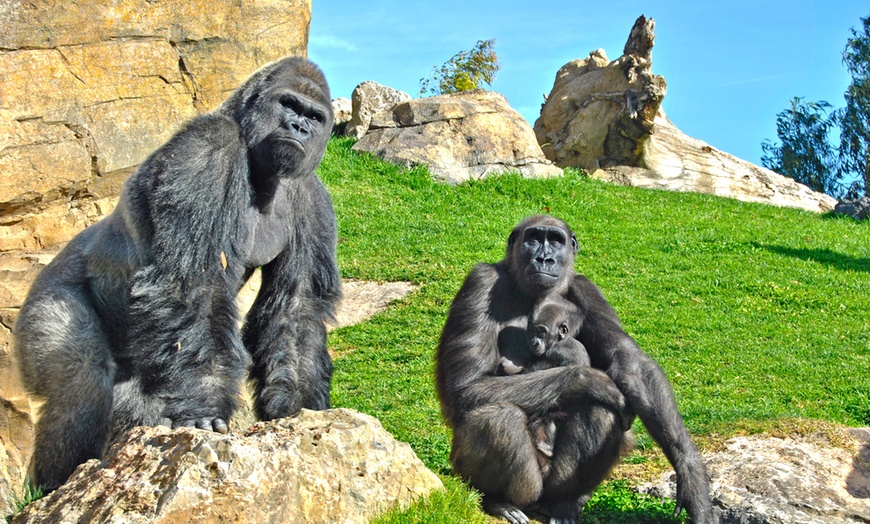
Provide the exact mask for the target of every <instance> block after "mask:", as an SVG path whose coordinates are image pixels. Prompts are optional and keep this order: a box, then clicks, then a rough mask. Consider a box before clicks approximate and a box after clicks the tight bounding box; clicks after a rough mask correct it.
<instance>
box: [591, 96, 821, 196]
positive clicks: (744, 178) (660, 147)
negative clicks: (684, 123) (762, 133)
mask: <svg viewBox="0 0 870 524" xmlns="http://www.w3.org/2000/svg"><path fill="white" fill-rule="evenodd" d="M642 164H643V165H644V167H636V168H628V167H623V166H617V167H612V168H608V169H599V170H597V171H595V172H593V173H592V176H593V177H596V178H601V179H604V180H609V181H612V182H617V183H620V184H622V185H629V186H634V187H645V188H654V189H667V190H671V191H690V192H695V193H706V194H710V195H717V196H723V197H729V198H735V199H737V200H741V201H743V202H761V203H765V204H773V205H777V206H784V207H795V208H799V209H805V210H807V211H814V212H817V213H818V212H827V211H830V210H832V209H833V208H834V206H835V205H836V204H837V200H836V199H835V198H833V197H831V196H829V195H826V194H824V193H819V192H817V191H813V190H811V189H810V188H808V187H807V186H805V185H803V184H799V183H798V182H796V181H794V180H793V179H791V178H788V177H785V176H782V175H780V174H777V173H774V172H773V171H771V170H769V169H765V168H763V167H759V166H756V165H754V164H752V163H751V162H747V161H745V160H742V159H740V158H737V157H735V156H733V155H729V154H728V153H725V152H723V151H719V150H718V149H716V148H714V147H712V146H710V145H709V144H707V143H705V142H703V141H701V140H697V139H695V138H692V137H690V136H687V135H686V134H685V133H683V132H682V131H680V130H679V129H677V128H676V126H674V124H673V123H671V121H670V120H668V119H667V117H666V116H665V115H664V113H660V114H659V115H658V116H657V117H656V120H655V131H654V132H653V133H652V135H651V136H650V138H649V140H648V141H647V143H646V148H645V150H644V153H643V160H642Z"/></svg>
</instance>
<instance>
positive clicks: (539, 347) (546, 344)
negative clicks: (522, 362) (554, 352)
mask: <svg viewBox="0 0 870 524" xmlns="http://www.w3.org/2000/svg"><path fill="white" fill-rule="evenodd" d="M568 332H569V331H568V319H567V315H566V314H565V312H564V311H562V310H561V309H557V308H556V306H550V305H547V306H544V308H542V309H541V310H540V311H539V312H538V313H537V314H536V315H535V318H533V319H529V328H528V337H529V350H530V351H531V353H532V354H533V355H535V356H536V357H540V356H541V355H543V354H544V353H546V352H547V350H549V349H550V348H551V347H553V346H555V345H556V344H558V343H559V342H561V341H563V340H565V339H566V338H567V337H568Z"/></svg>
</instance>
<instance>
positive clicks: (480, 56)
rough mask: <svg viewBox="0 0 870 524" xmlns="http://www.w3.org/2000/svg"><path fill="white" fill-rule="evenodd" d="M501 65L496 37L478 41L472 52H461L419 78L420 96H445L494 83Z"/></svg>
mask: <svg viewBox="0 0 870 524" xmlns="http://www.w3.org/2000/svg"><path fill="white" fill-rule="evenodd" d="M500 68H501V65H500V64H499V63H498V56H497V55H496V54H495V39H490V40H478V41H477V44H475V46H474V48H473V49H471V50H470V51H460V52H458V53H456V54H455V55H453V58H451V59H450V60H448V61H447V62H445V63H444V65H442V66H441V67H433V68H432V76H431V77H429V78H421V79H420V95H421V96H425V95H426V94H430V95H444V94H448V93H457V92H459V91H468V90H470V89H477V88H479V87H481V84H487V85H492V82H493V80H495V73H496V72H497V71H498V70H499V69H500Z"/></svg>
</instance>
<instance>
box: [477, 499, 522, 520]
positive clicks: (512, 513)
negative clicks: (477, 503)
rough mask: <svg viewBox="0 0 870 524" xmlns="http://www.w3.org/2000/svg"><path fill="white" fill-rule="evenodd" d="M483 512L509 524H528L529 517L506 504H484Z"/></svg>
mask: <svg viewBox="0 0 870 524" xmlns="http://www.w3.org/2000/svg"><path fill="white" fill-rule="evenodd" d="M483 510H484V511H485V512H487V513H489V514H490V515H492V516H493V517H500V518H503V519H505V520H506V521H508V522H510V523H511V524H529V522H530V521H529V517H528V516H526V514H525V513H523V511H522V510H521V509H520V508H518V507H516V506H514V505H513V504H510V503H508V502H484V503H483Z"/></svg>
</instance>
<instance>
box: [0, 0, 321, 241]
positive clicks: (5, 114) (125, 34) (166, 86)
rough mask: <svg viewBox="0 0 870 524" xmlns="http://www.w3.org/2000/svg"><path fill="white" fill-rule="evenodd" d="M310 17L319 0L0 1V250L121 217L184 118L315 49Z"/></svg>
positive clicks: (53, 238)
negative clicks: (145, 166) (137, 173)
mask: <svg viewBox="0 0 870 524" xmlns="http://www.w3.org/2000/svg"><path fill="white" fill-rule="evenodd" d="M310 19H311V1H310V0H289V1H287V0H241V1H237V0H214V1H193V2H191V1H187V0H167V1H161V2H153V1H149V0H118V1H115V2H112V3H111V5H106V4H104V3H101V2H77V3H69V2H63V1H59V0H37V1H35V2H13V1H3V2H2V3H0V49H2V51H0V81H2V85H3V93H2V96H0V171H2V172H3V177H2V178H0V251H9V250H18V249H40V248H43V247H49V246H54V245H57V244H59V243H62V242H65V241H66V240H68V239H69V238H70V237H71V236H73V235H74V234H75V233H77V232H78V231H80V230H81V229H83V228H84V227H85V226H87V225H89V224H90V223H93V222H94V221H96V220H98V219H99V218H100V217H102V216H103V215H105V214H106V213H108V212H110V211H111V209H112V207H113V206H114V197H115V196H116V195H117V193H118V189H119V186H120V184H121V183H122V182H123V180H124V178H126V176H127V175H128V174H129V173H130V172H131V171H132V169H133V168H134V167H135V166H136V165H137V164H138V163H139V162H141V161H142V160H143V159H144V158H145V157H146V156H147V155H148V154H149V153H151V151H153V150H154V149H155V148H156V147H158V146H159V145H161V144H162V143H163V142H165V141H166V139H167V138H169V136H170V135H171V134H172V133H173V132H174V131H176V130H177V129H178V127H179V126H180V125H181V124H182V123H183V122H184V121H185V120H187V119H189V118H191V117H192V116H194V115H195V114H197V112H203V111H208V110H211V109H213V108H214V107H216V106H217V105H218V104H219V103H220V102H221V101H222V100H223V99H224V97H225V95H226V94H227V93H228V92H230V91H232V90H233V89H234V88H235V87H236V86H238V85H239V84H240V83H241V82H242V81H243V80H244V79H245V78H247V77H248V76H249V75H250V74H251V73H252V72H254V71H255V70H257V69H258V68H259V67H260V66H262V65H264V64H266V63H268V62H271V61H273V60H275V59H277V58H280V57H282V56H285V55H288V54H297V55H302V56H305V55H306V53H307V43H308V26H309V22H310ZM37 213H38V214H37Z"/></svg>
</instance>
